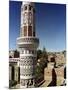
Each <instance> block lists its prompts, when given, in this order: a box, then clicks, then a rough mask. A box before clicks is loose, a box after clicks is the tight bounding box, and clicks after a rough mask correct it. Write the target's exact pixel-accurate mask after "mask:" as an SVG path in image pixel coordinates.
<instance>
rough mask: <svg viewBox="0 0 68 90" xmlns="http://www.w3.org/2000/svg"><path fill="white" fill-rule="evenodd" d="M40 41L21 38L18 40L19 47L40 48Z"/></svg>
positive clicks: (32, 38)
mask: <svg viewBox="0 0 68 90" xmlns="http://www.w3.org/2000/svg"><path fill="white" fill-rule="evenodd" d="M38 44H39V39H38V38H36V37H19V38H17V45H18V46H19V47H34V46H35V47H38Z"/></svg>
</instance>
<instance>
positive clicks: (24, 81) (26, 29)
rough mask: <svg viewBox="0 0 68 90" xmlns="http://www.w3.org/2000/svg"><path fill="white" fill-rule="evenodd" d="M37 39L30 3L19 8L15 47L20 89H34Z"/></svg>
mask: <svg viewBox="0 0 68 90" xmlns="http://www.w3.org/2000/svg"><path fill="white" fill-rule="evenodd" d="M38 44H39V39H38V38H36V36H35V7H34V3H32V2H23V3H22V6H21V29H20V37H19V38H17V46H18V49H19V51H20V87H21V88H27V87H34V85H35V65H36V57H37V51H36V50H37V47H38Z"/></svg>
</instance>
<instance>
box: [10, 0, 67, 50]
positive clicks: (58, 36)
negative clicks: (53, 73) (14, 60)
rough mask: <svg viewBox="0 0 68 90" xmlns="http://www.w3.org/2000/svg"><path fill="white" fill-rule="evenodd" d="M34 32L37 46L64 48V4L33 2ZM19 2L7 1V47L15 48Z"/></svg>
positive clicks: (18, 30)
mask: <svg viewBox="0 0 68 90" xmlns="http://www.w3.org/2000/svg"><path fill="white" fill-rule="evenodd" d="M35 10H36V13H35V18H36V21H35V23H36V25H35V26H36V33H37V37H38V38H39V40H40V44H39V48H40V49H42V48H43V47H45V48H46V49H47V51H62V50H64V49H66V5H63V4H47V3H35ZM20 13H21V2H19V1H10V3H9V48H10V49H16V38H17V37H19V33H20V18H21V17H20V16H21V15H20Z"/></svg>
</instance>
